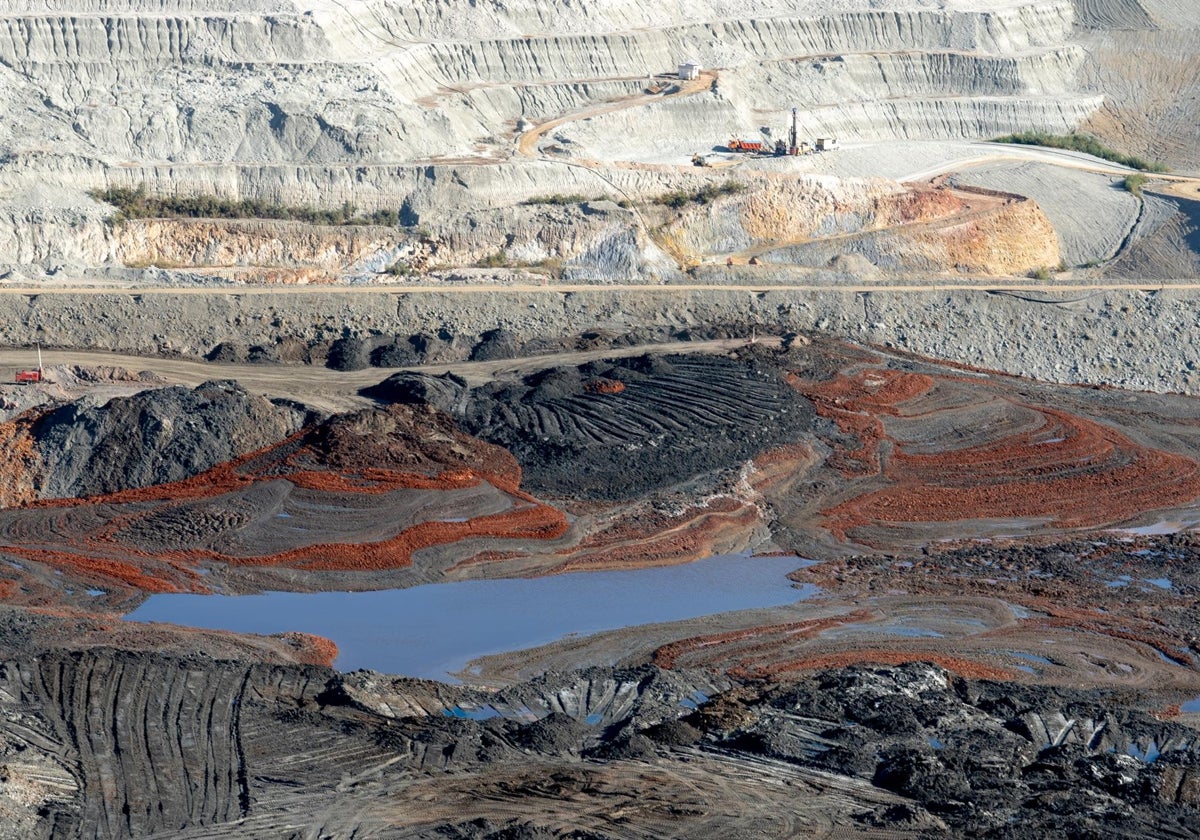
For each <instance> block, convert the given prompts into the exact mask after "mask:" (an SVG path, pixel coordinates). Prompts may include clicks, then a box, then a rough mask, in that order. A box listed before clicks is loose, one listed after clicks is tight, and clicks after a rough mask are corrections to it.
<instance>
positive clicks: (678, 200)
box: [654, 181, 746, 210]
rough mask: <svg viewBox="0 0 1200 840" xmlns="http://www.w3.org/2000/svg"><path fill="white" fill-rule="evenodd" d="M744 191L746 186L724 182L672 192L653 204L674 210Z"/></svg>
mask: <svg viewBox="0 0 1200 840" xmlns="http://www.w3.org/2000/svg"><path fill="white" fill-rule="evenodd" d="M745 189H746V185H745V184H742V183H739V182H737V181H726V182H725V183H723V184H707V185H705V186H704V187H701V188H700V189H698V190H694V191H693V190H672V191H671V192H669V193H663V194H662V195H660V196H659V197H658V198H656V199H654V203H655V204H664V205H666V206H667V207H673V208H675V209H676V210H678V209H680V208H682V207H686V206H687V205H689V204H711V203H712V202H713V201H715V200H716V199H718V198H720V197H721V196H723V195H734V194H736V193H740V192H742V191H743V190H745Z"/></svg>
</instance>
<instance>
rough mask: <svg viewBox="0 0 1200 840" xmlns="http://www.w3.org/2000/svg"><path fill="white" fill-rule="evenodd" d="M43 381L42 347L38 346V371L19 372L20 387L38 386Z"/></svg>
mask: <svg viewBox="0 0 1200 840" xmlns="http://www.w3.org/2000/svg"><path fill="white" fill-rule="evenodd" d="M41 381H42V347H41V345H40V344H39V345H38V366H37V370H19V371H17V384H18V385H36V384H37V383H39V382H41Z"/></svg>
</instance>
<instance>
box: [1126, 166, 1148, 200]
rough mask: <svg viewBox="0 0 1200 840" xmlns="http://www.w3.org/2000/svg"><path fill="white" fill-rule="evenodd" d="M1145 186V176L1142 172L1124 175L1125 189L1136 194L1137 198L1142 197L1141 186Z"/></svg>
mask: <svg viewBox="0 0 1200 840" xmlns="http://www.w3.org/2000/svg"><path fill="white" fill-rule="evenodd" d="M1145 186H1146V176H1145V175H1143V174H1142V173H1140V172H1139V173H1137V174H1136V175H1126V176H1125V189H1127V190H1129V191H1130V192H1131V193H1133V194H1134V195H1136V196H1137V197H1138V198H1141V197H1142V188H1143V187H1145Z"/></svg>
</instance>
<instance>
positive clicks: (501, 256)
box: [476, 248, 509, 268]
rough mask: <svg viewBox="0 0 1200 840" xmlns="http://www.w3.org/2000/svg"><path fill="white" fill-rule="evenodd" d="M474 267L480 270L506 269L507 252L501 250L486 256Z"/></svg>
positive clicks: (507, 263) (507, 262)
mask: <svg viewBox="0 0 1200 840" xmlns="http://www.w3.org/2000/svg"><path fill="white" fill-rule="evenodd" d="M476 265H478V266H479V267H480V268H508V265H509V261H508V252H507V251H505V250H504V249H503V248H501V249H500V250H499V251H496V252H495V253H494V254H488V255H487V256H486V257H484V258H483V259H481V260H480V261H479V262H478V263H476Z"/></svg>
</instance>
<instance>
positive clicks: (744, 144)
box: [729, 137, 767, 154]
mask: <svg viewBox="0 0 1200 840" xmlns="http://www.w3.org/2000/svg"><path fill="white" fill-rule="evenodd" d="M729 151H731V152H748V153H751V154H763V153H765V152H766V151H767V144H766V143H760V142H759V141H757V140H738V139H737V138H736V137H735V138H734V139H732V140H730V141H729Z"/></svg>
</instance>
